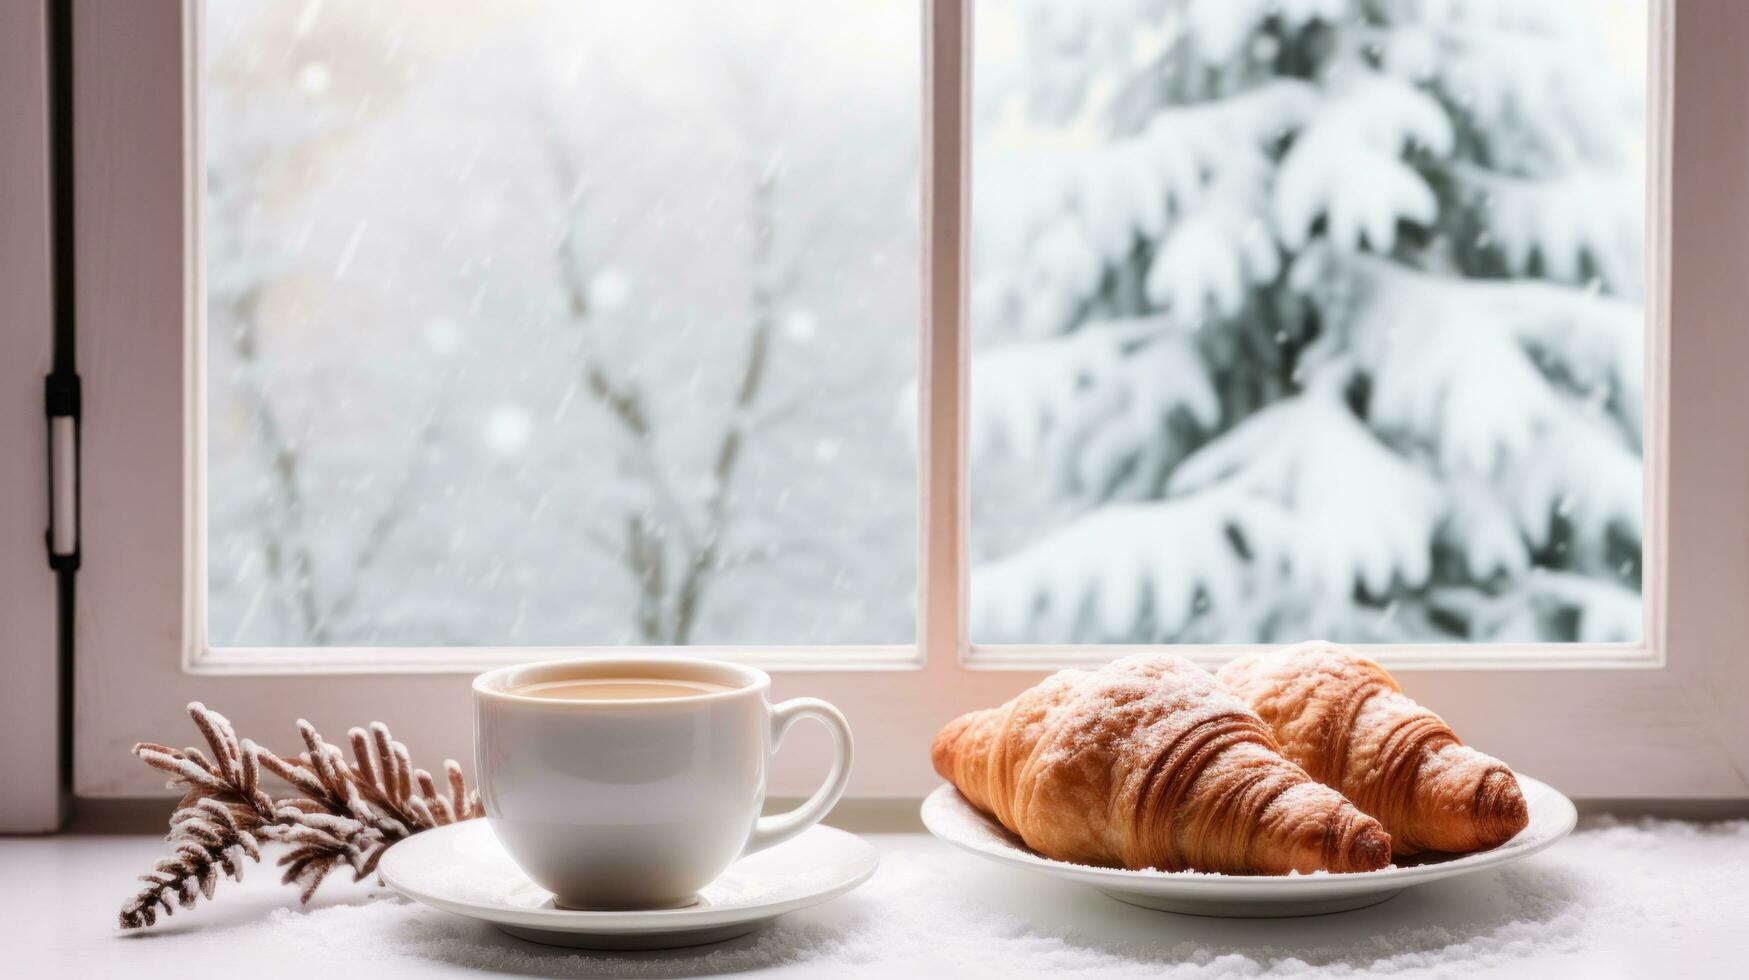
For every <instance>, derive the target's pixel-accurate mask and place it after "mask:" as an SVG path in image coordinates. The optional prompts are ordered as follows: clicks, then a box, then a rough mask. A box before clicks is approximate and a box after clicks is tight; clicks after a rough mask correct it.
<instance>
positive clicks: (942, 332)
mask: <svg viewBox="0 0 1749 980" xmlns="http://www.w3.org/2000/svg"><path fill="white" fill-rule="evenodd" d="M918 2H919V3H920V4H921V6H922V10H923V17H922V22H923V25H924V31H923V33H924V38H923V44H924V46H925V48H924V50H925V57H924V78H923V86H922V91H923V98H924V103H925V104H924V111H923V126H924V131H923V140H922V156H921V159H922V160H923V167H922V175H921V176H922V185H923V186H922V208H923V210H922V218H923V223H922V236H921V244H922V282H923V310H922V316H921V330H922V336H921V343H920V345H919V353H920V362H919V371H920V374H919V386H918V387H919V397H920V406H919V409H920V410H919V421H918V453H919V456H918V473H919V486H918V492H919V507H918V511H917V515H918V529H917V531H918V620H917V630H918V634H917V637H918V638H917V642H916V644H914V645H899V646H879V647H750V646H740V647H700V646H694V647H686V648H663V647H635V648H609V647H510V648H491V647H483V648H462V649H434V648H421V649H418V650H416V651H415V650H410V649H401V650H398V651H396V652H394V653H389V654H386V653H384V652H383V650H384V648H352V649H329V650H324V651H321V652H320V653H312V652H311V651H309V650H302V649H294V650H277V651H276V650H247V649H244V650H236V649H225V650H221V651H211V650H209V649H208V648H207V647H206V644H205V612H204V587H203V584H204V583H203V580H202V578H201V575H202V574H203V568H202V563H201V552H202V549H203V548H204V546H205V542H204V537H205V520H204V514H203V512H202V510H201V508H202V505H203V496H204V494H203V493H202V489H203V488H202V486H201V482H200V481H201V480H202V479H203V475H202V473H201V469H202V464H203V462H204V457H205V446H204V444H203V442H202V441H201V438H202V434H203V431H204V424H203V422H204V420H203V419H202V417H201V413H202V412H203V411H204V409H203V407H202V404H201V399H202V394H203V392H204V388H205V385H204V370H205V364H204V357H203V356H202V350H201V329H200V323H199V320H200V317H201V316H202V315H203V311H204V306H205V303H204V298H203V295H202V292H201V283H200V275H201V265H202V263H201V262H200V261H199V258H198V254H197V251H196V250H197V249H198V242H199V235H198V230H199V227H200V225H199V215H198V213H197V208H198V205H199V195H198V194H197V193H195V189H196V188H197V187H198V186H199V182H198V177H199V175H200V164H199V157H198V151H199V143H200V141H199V139H198V134H197V132H196V128H195V124H196V121H197V120H198V118H199V114H198V112H197V111H196V106H197V104H196V102H195V99H196V98H197V97H198V92H197V88H196V86H195V85H194V84H193V79H194V76H195V74H196V71H197V61H196V59H194V58H193V57H191V55H192V53H193V51H194V46H193V45H194V39H195V37H196V34H195V32H196V30H197V27H198V23H197V22H198V19H199V7H200V4H199V2H198V0H151V2H142V3H135V4H95V3H81V4H78V5H76V7H75V25H74V38H75V41H74V45H75V139H76V146H77V151H76V185H77V187H78V189H79V194H78V195H77V200H78V214H77V216H76V222H75V224H76V229H77V250H78V256H79V263H78V271H77V275H78V286H77V288H78V307H79V311H80V312H79V316H80V324H79V326H80V329H79V347H80V362H81V365H82V368H83V370H84V372H85V390H86V418H85V423H84V425H85V438H84V463H85V474H86V479H85V485H84V494H85V497H84V531H85V542H84V552H85V561H84V570H83V573H82V577H83V579H84V582H83V583H82V585H81V588H80V592H81V598H82V600H83V601H82V602H81V603H80V608H79V610H78V621H77V627H76V635H77V645H76V654H75V689H76V694H75V707H76V712H75V716H76V717H75V726H74V728H75V769H74V782H75V789H76V791H77V792H79V793H80V794H83V795H93V796H117V795H139V794H142V793H147V792H152V791H155V790H156V789H157V786H158V780H157V779H156V778H155V774H152V773H150V772H149V771H147V770H145V769H144V768H143V767H140V766H138V765H137V764H136V763H135V762H134V761H133V760H132V759H131V758H129V757H128V752H127V749H128V747H129V746H131V745H132V744H133V743H134V742H136V741H140V740H146V739H158V740H162V739H166V738H170V739H174V738H177V737H181V736H178V735H177V733H178V732H182V731H184V726H185V725H186V720H185V719H183V718H182V717H181V706H182V704H183V703H184V702H186V701H188V700H201V701H204V702H206V703H208V704H209V705H211V706H213V707H215V708H217V709H219V710H221V711H224V712H226V713H227V714H228V715H230V716H231V717H232V719H233V720H234V721H235V722H236V723H237V724H238V725H239V727H241V728H243V729H244V730H245V731H246V732H247V733H248V734H250V735H251V736H252V737H256V738H258V739H262V740H265V741H267V742H269V744H280V742H281V741H282V740H286V739H289V738H290V736H291V735H292V731H293V729H292V722H293V720H294V719H295V718H296V717H298V716H300V715H301V716H303V717H308V718H309V719H310V720H311V721H312V722H314V723H315V724H316V725H317V726H318V727H319V728H323V729H325V730H336V731H337V730H343V729H344V728H345V727H346V726H349V725H355V724H361V723H363V722H366V721H369V720H382V721H384V722H386V723H388V724H389V725H390V726H391V727H392V728H394V729H395V731H396V733H397V735H398V737H400V738H401V739H402V740H404V741H406V742H407V743H408V744H409V745H410V746H412V747H413V748H414V749H415V751H416V752H418V753H419V754H420V755H421V756H423V757H442V756H445V755H447V756H452V757H454V758H457V759H462V760H467V759H470V758H471V757H472V747H471V741H472V735H471V727H470V726H469V724H468V723H467V722H466V721H465V719H467V718H469V717H471V709H470V705H469V693H468V689H467V675H469V674H472V673H474V672H476V671H478V670H483V669H486V668H487V667H490V666H493V665H496V664H502V663H508V662H521V661H526V660H536V659H544V658H551V657H558V656H565V655H572V654H580V653H589V652H604V651H614V652H636V653H640V654H656V655H660V654H662V653H664V652H679V651H680V650H681V649H684V651H685V652H686V653H688V654H691V655H704V656H722V657H728V658H732V659H736V660H740V661H742V662H745V663H751V664H754V665H756V666H760V667H764V668H767V669H770V670H772V671H773V672H774V695H775V696H777V697H790V696H794V695H798V694H803V693H806V694H811V695H815V696H819V697H824V698H826V699H828V700H831V701H833V702H835V703H837V704H838V705H839V706H840V707H841V708H843V709H844V711H845V713H846V714H847V715H848V716H849V717H850V720H851V723H852V725H853V727H855V728H856V729H857V730H858V731H859V732H861V733H862V734H863V739H862V742H863V746H862V749H863V750H862V752H860V753H859V757H858V761H857V772H856V774H855V776H854V777H853V784H852V790H851V792H852V794H853V795H856V796H861V797H883V796H884V797H915V796H920V795H922V793H924V792H926V791H927V790H928V789H929V788H931V786H933V785H934V783H935V782H936V781H937V779H936V777H935V776H934V774H933V773H932V772H930V770H929V766H928V764H927V762H926V759H927V757H928V756H927V753H928V745H929V741H930V739H931V737H932V736H933V735H934V732H935V731H936V730H937V728H939V726H940V725H941V724H942V723H943V722H945V721H946V720H947V719H948V718H951V717H952V716H954V715H956V714H958V713H960V712H963V711H965V710H968V709H971V708H974V707H979V706H985V705H991V704H996V703H998V702H1000V701H1002V700H1004V699H1006V698H1007V697H1009V696H1010V695H1012V694H1013V693H1014V692H1015V691H1017V690H1019V689H1020V688H1022V687H1024V686H1026V685H1027V684H1030V683H1032V682H1033V681H1034V680H1036V679H1037V678H1038V677H1039V676H1042V674H1043V673H1044V672H1046V671H1047V670H1048V669H1052V668H1055V667H1060V666H1066V665H1069V664H1074V663H1087V662H1100V661H1104V660H1107V659H1110V658H1111V657H1113V656H1118V655H1122V654H1127V653H1132V652H1144V651H1160V652H1172V653H1178V654H1183V655H1187V656H1190V657H1192V658H1193V659H1197V660H1199V661H1201V662H1204V663H1212V662H1216V661H1219V660H1222V659H1225V658H1227V657H1230V656H1232V655H1234V654H1235V653H1238V652H1243V651H1244V650H1247V649H1254V648H1250V647H1237V646H1195V647H1184V646H1081V647H1076V646H1058V645H1052V646H973V645H972V644H971V643H970V641H969V638H968V635H967V627H966V610H967V602H966V596H967V589H968V585H969V582H968V560H967V548H966V535H967V530H968V526H969V508H968V499H969V497H968V479H967V476H968V471H967V461H966V444H965V443H966V440H965V431H964V430H965V421H966V414H967V413H966V396H967V384H968V354H969V346H968V341H967V327H966V316H965V310H966V302H967V289H966V286H967V284H966V281H965V280H966V268H967V228H968V220H969V193H968V190H969V185H968V180H969V173H970V160H969V153H970V119H969V95H970V79H969V77H968V76H969V71H970V66H971V57H970V44H971V30H970V18H971V14H972V10H971V8H972V6H973V3H972V0H918ZM1653 9H1654V17H1653V32H1652V41H1653V51H1652V53H1651V58H1650V59H1649V60H1650V71H1651V79H1652V81H1651V87H1650V89H1649V91H1648V106H1649V115H1650V120H1649V127H1650V130H1651V132H1652V133H1653V134H1654V136H1653V138H1652V139H1651V141H1650V151H1649V153H1648V172H1649V175H1648V179H1649V193H1648V221H1647V229H1648V248H1647V253H1648V263H1649V268H1650V273H1651V274H1650V275H1649V276H1648V281H1649V283H1650V284H1651V285H1650V289H1649V295H1648V304H1647V330H1648V333H1647V341H1648V346H1647V357H1646V365H1647V367H1646V370H1647V381H1648V383H1647V386H1646V391H1647V395H1646V397H1647V413H1646V420H1647V421H1646V434H1645V445H1646V459H1647V464H1646V476H1645V480H1646V494H1645V501H1646V503H1645V506H1646V507H1647V509H1648V515H1647V516H1648V520H1647V522H1646V526H1647V528H1648V533H1647V534H1646V541H1645V548H1646V552H1645V554H1646V558H1645V561H1644V576H1645V578H1644V587H1643V590H1642V591H1643V594H1644V595H1645V610H1646V612H1645V615H1646V628H1645V631H1644V635H1643V637H1642V640H1641V642H1640V643H1638V644H1605V645H1576V644H1575V645H1567V644H1532V645H1488V646H1477V647H1465V646H1420V647H1409V646H1372V647H1369V648H1368V652H1369V653H1371V654H1372V655H1374V656H1376V657H1377V658H1378V659H1380V660H1381V662H1383V663H1385V664H1386V665H1387V666H1390V667H1391V668H1392V669H1393V670H1398V671H1400V672H1401V673H1400V674H1399V676H1400V679H1401V680H1402V681H1403V683H1404V686H1405V688H1406V689H1407V690H1408V691H1409V692H1410V693H1411V694H1414V695H1417V696H1420V697H1422V698H1423V699H1424V700H1426V701H1427V702H1428V703H1430V704H1431V705H1433V706H1434V707H1436V708H1438V709H1439V710H1440V711H1441V712H1442V713H1443V714H1444V715H1446V717H1447V718H1448V719H1450V720H1451V721H1452V722H1453V724H1454V726H1455V727H1457V728H1458V730H1459V731H1461V732H1465V733H1467V734H1469V735H1470V736H1471V737H1472V738H1473V739H1474V740H1475V741H1476V743H1477V744H1478V745H1480V746H1481V747H1482V748H1484V749H1486V750H1488V751H1492V752H1495V753H1496V754H1499V755H1501V756H1503V757H1506V758H1508V759H1510V760H1512V761H1513V763H1514V764H1515V765H1516V766H1518V767H1520V768H1522V769H1523V770H1524V771H1526V772H1527V773H1530V774H1532V775H1536V776H1538V777H1539V778H1543V779H1548V780H1550V781H1552V782H1554V783H1555V784H1556V785H1558V786H1560V787H1562V788H1563V789H1564V790H1566V791H1567V792H1569V793H1571V794H1573V795H1577V796H1584V797H1609V798H1626V797H1641V798H1649V797H1660V796H1712V797H1726V796H1732V797H1735V796H1749V720H1746V719H1745V717H1743V716H1744V715H1745V714H1746V713H1745V712H1742V711H1737V710H1733V705H1732V702H1733V700H1734V699H1743V698H1745V697H1749V657H1745V656H1741V655H1737V656H1733V647H1732V643H1731V641H1732V640H1733V639H1735V638H1738V637H1742V636H1745V635H1749V603H1745V602H1744V601H1743V597H1744V596H1745V595H1749V556H1746V554H1745V552H1749V548H1745V547H1744V544H1745V543H1749V458H1746V457H1749V454H1745V453H1743V452H1742V451H1741V445H1740V440H1738V439H1737V438H1736V433H1735V432H1734V431H1733V428H1732V426H1731V424H1730V420H1731V419H1732V418H1741V417H1749V386H1740V385H1735V384H1734V379H1732V378H1731V377H1730V371H1729V366H1730V365H1731V364H1732V363H1733V362H1735V363H1737V364H1749V332H1733V331H1732V330H1731V329H1730V314H1731V313H1733V312H1734V311H1736V310H1739V309H1745V308H1749V288H1746V280H1749V277H1744V276H1742V275H1741V274H1740V273H1738V272H1736V271H1735V270H1733V269H1731V267H1730V262H1729V257H1730V256H1735V255H1743V254H1749V192H1746V191H1745V190H1744V188H1743V187H1742V186H1741V181H1740V178H1739V175H1740V174H1743V173H1749V119H1740V118H1738V117H1737V114H1736V113H1735V112H1734V109H1735V103H1736V101H1737V97H1738V95H1739V93H1741V92H1743V91H1745V90H1749V67H1745V66H1744V65H1741V64H1739V63H1738V60H1737V51H1738V50H1739V48H1738V47H1737V46H1736V45H1734V44H1733V43H1731V42H1733V41H1735V40H1736V39H1738V38H1741V37H1744V36H1749V9H1738V8H1737V6H1736V5H1734V4H1732V3H1730V2H1728V0H1690V2H1686V3H1684V4H1683V5H1682V17H1681V18H1676V17H1675V16H1674V15H1673V11H1674V4H1673V3H1672V2H1670V0H1653ZM1675 45H1680V50H1681V52H1682V58H1681V59H1680V60H1678V59H1676V58H1675V57H1674V54H1673V52H1674V51H1675V50H1676V47H1675ZM1675 106H1680V108H1681V112H1680V113H1673V112H1672V111H1671V110H1672V108H1673V107H1675ZM1678 120H1679V121H1680V122H1681V125H1675V126H1672V125H1671V123H1672V122H1675V121H1678ZM1673 191H1674V193H1673ZM1673 258H1675V259H1677V260H1679V261H1673ZM1672 316H1674V317H1675V319H1674V320H1672ZM1672 323H1678V324H1682V325H1684V332H1683V334H1682V337H1681V342H1680V343H1679V344H1672V343H1671V342H1670V340H1671V335H1672V331H1671V329H1670V326H1671V324H1672ZM1675 379H1680V380H1681V381H1682V383H1681V384H1675V383H1672V382H1673V381H1674V380H1675ZM1673 435H1674V436H1675V438H1673ZM1672 555H1676V556H1678V557H1679V558H1680V561H1674V562H1673V561H1672V560H1671V556H1672ZM1502 672H1506V673H1502ZM339 675H347V676H344V677H342V676H339ZM815 734H816V733H809V734H807V735H803V736H798V737H797V738H796V739H795V740H794V742H795V744H794V745H793V746H786V748H785V749H784V751H783V752H781V753H780V754H779V756H778V759H777V761H776V763H775V764H774V768H773V772H772V775H771V781H772V787H773V791H774V792H777V793H796V792H801V791H804V790H806V789H808V788H810V787H811V786H812V784H813V783H814V782H815V781H817V778H818V773H820V772H822V771H824V768H825V764H826V758H827V755H826V751H825V749H826V739H824V738H823V737H819V738H816V737H815Z"/></svg>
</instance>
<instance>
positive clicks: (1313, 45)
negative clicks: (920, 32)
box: [971, 0, 1648, 643]
mask: <svg viewBox="0 0 1749 980" xmlns="http://www.w3.org/2000/svg"><path fill="white" fill-rule="evenodd" d="M1647 20H1648V11H1647V9H1646V3H1645V2H1644V0H1537V2H1526V0H1075V2H1070V0H981V2H979V3H978V4H977V24H976V58H975V69H976V73H975V113H976V115H975V119H976V124H975V127H976V135H975V138H976V147H975V162H974V173H975V179H974V189H973V244H972V261H973V284H972V291H973V296H972V317H973V319H972V329H973V340H974V345H975V348H976V354H975V358H974V362H973V368H972V401H971V405H972V414H973V428H972V433H971V436H972V440H971V442H972V451H973V454H974V456H973V465H974V470H973V490H972V517H973V539H972V540H973V550H974V560H975V566H974V571H973V577H972V615H973V638H974V639H976V640H979V641H982V642H1001V641H1032V642H1066V641H1105V642H1149V641H1153V642H1161V641H1165V642H1180V641H1185V642H1239V643H1243V642H1269V641H1285V640H1298V639H1304V638H1308V637H1313V636H1319V637H1328V638H1332V639H1341V640H1349V641H1357V642H1367V641H1399V642H1451V641H1490V640H1513V641H1568V640H1582V641H1617V640H1635V639H1637V638H1638V637H1639V634H1640V623H1641V612H1640V595H1639V589H1640V570H1641V564H1640V555H1641V541H1642V530H1643V527H1642V519H1641V516H1642V515H1641V464H1640V459H1641V410H1642V405H1641V402H1642V346H1643V340H1642V336H1643V333H1644V330H1643V322H1644V317H1643V306H1644V294H1645V282H1644V278H1643V255H1644V248H1645V246H1644V241H1645V235H1644V218H1643V215H1644V210H1645V195H1644V171H1645V159H1644V157H1645V146H1646V135H1645V118H1646V117H1645V101H1646V94H1645V89H1646V86H1645V81H1644V79H1645V72H1646V60H1647V48H1648V40H1647V37H1648V33H1647Z"/></svg>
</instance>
